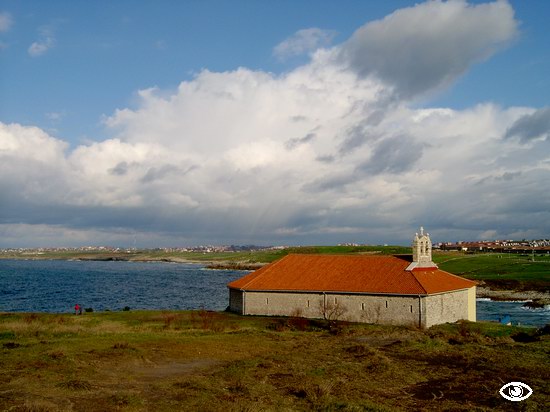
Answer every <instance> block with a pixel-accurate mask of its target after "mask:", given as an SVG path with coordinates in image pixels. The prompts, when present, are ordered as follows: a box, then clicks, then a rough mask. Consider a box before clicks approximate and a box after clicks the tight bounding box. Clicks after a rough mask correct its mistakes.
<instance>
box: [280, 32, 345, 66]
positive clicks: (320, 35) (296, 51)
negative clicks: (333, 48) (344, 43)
mask: <svg viewBox="0 0 550 412" xmlns="http://www.w3.org/2000/svg"><path fill="white" fill-rule="evenodd" d="M334 37H336V32H335V31H334V30H323V29H319V28H315V27H313V28H309V29H302V30H298V31H297V32H296V33H294V34H293V35H292V36H290V37H289V38H288V39H286V40H284V41H282V42H281V43H279V44H278V45H277V46H275V48H274V49H273V55H274V56H275V57H277V58H278V59H280V60H286V59H288V58H289V57H294V56H301V55H304V54H306V53H310V52H313V51H315V50H317V49H319V48H321V47H327V46H329V45H330V44H331V43H332V41H333V39H334Z"/></svg>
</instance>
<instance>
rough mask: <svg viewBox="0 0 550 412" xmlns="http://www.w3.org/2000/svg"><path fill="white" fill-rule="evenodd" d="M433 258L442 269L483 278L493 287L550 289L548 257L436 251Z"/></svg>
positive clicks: (549, 257)
mask: <svg viewBox="0 0 550 412" xmlns="http://www.w3.org/2000/svg"><path fill="white" fill-rule="evenodd" d="M433 259H434V261H435V262H436V263H437V264H438V265H439V267H440V268H441V269H443V270H446V271H449V272H451V273H454V274H457V275H461V276H464V277H467V278H469V279H475V280H483V281H484V282H485V283H486V284H487V285H489V286H490V287H492V288H496V289H498V288H500V289H516V290H539V291H548V290H550V256H549V255H537V256H535V257H534V258H533V256H531V255H519V254H512V255H507V254H498V253H483V254H474V255H469V254H464V253H457V252H451V253H448V252H447V253H444V252H438V253H434V255H433Z"/></svg>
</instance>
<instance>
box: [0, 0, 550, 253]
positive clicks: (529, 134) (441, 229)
mask: <svg viewBox="0 0 550 412" xmlns="http://www.w3.org/2000/svg"><path fill="white" fill-rule="evenodd" d="M549 17H550V2H547V1H545V0H529V1H494V2H483V1H471V2H466V1H461V0H451V1H428V2H416V1H404V0H403V1H397V0H395V1H389V0H388V1H368V2H366V1H359V0H357V1H352V0H339V1H328V0H323V1H319V2H311V1H305V0H296V1H294V0H293V1H290V0H288V1H285V0H282V1H277V2H273V1H267V0H265V1H262V0H259V1H244V0H242V1H239V0H236V1H231V2H228V1H208V0H206V1H181V2H176V1H168V0H161V1H155V2H151V1H125V0H120V1H114V2H107V1H103V2H89V1H81V0H76V1H68V0H67V1H65V0H56V1H52V2H44V1H33V0H29V1H20V0H0V248H7V247H45V246H52V247H54V246H56V247H61V246H85V245H112V246H129V247H131V246H137V247H164V246H191V245H199V244H257V245H310V244H318V245H325V244H336V243H348V242H349V243H361V244H384V243H388V244H401V245H407V244H410V243H411V241H412V238H413V236H414V233H415V232H418V231H419V227H420V226H423V227H424V228H426V230H427V231H428V232H429V233H430V235H431V238H432V241H434V242H446V241H460V240H494V239H524V238H525V239H535V238H549V237H550V190H549V189H550V184H549V183H548V182H550V104H549V101H548V99H549V98H550V97H549V96H550V77H549V76H548V73H550V31H549V30H548V29H547V21H548V18H549Z"/></svg>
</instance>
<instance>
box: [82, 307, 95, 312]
mask: <svg viewBox="0 0 550 412" xmlns="http://www.w3.org/2000/svg"><path fill="white" fill-rule="evenodd" d="M93 311H94V308H86V309H84V312H87V313H91V312H93Z"/></svg>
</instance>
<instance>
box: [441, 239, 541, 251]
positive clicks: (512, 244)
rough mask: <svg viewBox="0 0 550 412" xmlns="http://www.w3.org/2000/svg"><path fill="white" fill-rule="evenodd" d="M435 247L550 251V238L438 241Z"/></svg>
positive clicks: (443, 248)
mask: <svg viewBox="0 0 550 412" xmlns="http://www.w3.org/2000/svg"><path fill="white" fill-rule="evenodd" d="M433 246H434V248H437V249H441V250H457V251H462V252H493V253H550V239H536V240H525V239H524V240H493V241H489V240H484V241H480V242H456V243H450V242H448V243H437V244H434V245H433Z"/></svg>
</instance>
